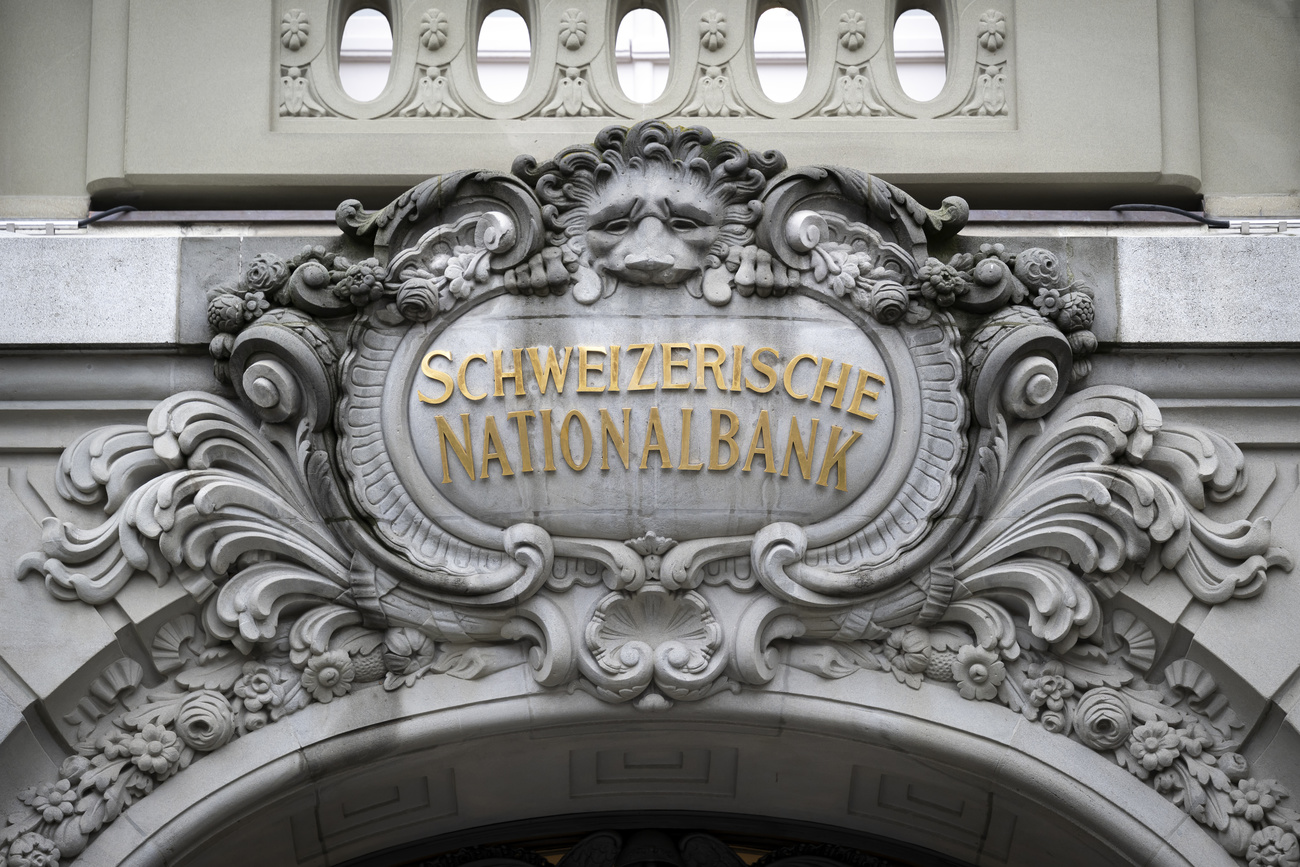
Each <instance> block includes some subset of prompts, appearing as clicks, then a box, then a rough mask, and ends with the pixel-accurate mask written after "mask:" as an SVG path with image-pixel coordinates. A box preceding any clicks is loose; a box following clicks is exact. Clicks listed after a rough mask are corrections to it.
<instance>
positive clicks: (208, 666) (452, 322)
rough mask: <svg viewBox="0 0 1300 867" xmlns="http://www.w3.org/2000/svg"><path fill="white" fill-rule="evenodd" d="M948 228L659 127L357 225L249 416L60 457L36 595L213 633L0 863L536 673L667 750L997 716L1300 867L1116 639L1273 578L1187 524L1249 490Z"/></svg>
mask: <svg viewBox="0 0 1300 867" xmlns="http://www.w3.org/2000/svg"><path fill="white" fill-rule="evenodd" d="M990 33H991V34H992V35H997V33H996V31H990ZM995 43H997V40H994V39H992V38H990V40H989V45H994V44H995ZM997 47H1000V43H997ZM986 48H987V46H986ZM987 50H995V49H994V48H987ZM966 216H967V208H966V205H965V203H964V202H963V201H961V200H960V199H956V198H950V199H947V200H945V201H944V203H943V205H942V207H941V208H939V209H938V210H929V209H926V208H925V207H923V206H921V205H920V204H919V203H918V202H917V201H916V200H915V199H913V198H911V197H910V196H909V195H907V194H906V193H904V192H903V191H902V190H900V189H898V188H897V187H894V186H892V185H891V184H888V183H886V182H884V181H881V180H880V179H879V178H875V177H872V176H871V175H867V174H864V173H862V172H860V171H856V170H853V169H846V168H836V167H811V168H802V169H796V170H792V171H787V170H786V166H785V161H784V159H783V157H782V156H781V155H780V154H779V153H776V152H772V151H768V152H753V151H749V150H746V149H745V148H743V147H741V146H740V145H739V144H737V143H735V142H731V141H725V140H718V139H715V138H714V136H713V135H712V134H711V133H709V132H708V131H707V130H704V129H701V128H691V129H681V128H673V127H669V126H667V125H665V124H662V123H658V122H646V123H641V124H637V125H636V126H634V127H632V128H630V129H625V128H620V127H610V128H607V129H606V130H604V131H602V132H601V133H600V134H599V135H598V136H597V137H596V140H595V142H594V143H593V144H592V145H584V146H576V147H572V148H569V149H567V150H565V151H563V152H561V153H560V154H558V155H557V156H556V157H554V158H553V159H548V160H544V161H541V162H538V161H536V160H534V159H532V158H531V157H521V158H519V159H518V160H516V162H515V165H514V166H513V169H512V173H511V174H504V173H498V172H493V171H465V172H456V173H452V174H448V175H444V176H441V177H437V178H433V179H430V180H429V181H426V182H425V183H422V184H420V185H418V186H416V187H415V188H413V189H412V190H410V191H409V192H407V193H405V194H403V195H402V196H400V197H399V198H398V199H397V200H396V201H394V202H393V203H392V204H391V205H389V206H388V207H387V208H385V209H383V210H381V211H378V212H373V213H372V212H366V211H364V210H362V208H361V207H360V205H359V203H357V202H355V201H349V202H344V203H343V204H342V205H341V206H340V207H339V209H338V214H337V219H338V224H339V226H340V227H342V228H343V230H344V232H345V233H347V234H348V235H349V236H350V237H351V239H353V240H352V241H351V242H349V243H350V244H351V247H349V248H348V249H347V250H346V254H345V250H344V248H342V247H340V248H339V249H327V248H325V247H309V248H306V249H304V250H302V251H301V252H300V253H299V254H298V255H296V256H294V257H293V258H292V259H289V260H287V261H286V260H281V259H279V258H276V257H274V256H269V255H263V256H257V257H254V258H253V259H252V260H251V261H250V262H249V264H248V266H247V268H246V269H245V270H244V272H243V273H242V274H240V275H232V277H234V280H233V282H231V283H230V284H229V285H227V286H225V287H223V288H222V289H220V290H219V291H217V292H215V293H214V294H213V295H212V297H211V298H210V301H209V306H208V311H209V319H210V322H211V324H212V326H213V329H214V332H215V335H216V336H215V337H214V338H213V340H212V343H211V352H212V355H213V357H214V361H215V369H216V374H217V376H218V377H219V378H220V379H222V380H223V381H225V382H228V383H229V384H230V385H231V386H232V388H233V391H234V395H235V398H236V399H235V400H233V401H231V400H225V399H222V398H219V397H214V396H212V395H208V394H202V393H193V392H191V393H183V394H178V395H175V396H174V397H171V398H169V399H167V400H164V401H163V402H162V403H160V404H159V405H158V407H157V408H156V409H155V410H154V412H153V413H152V415H151V416H150V419H149V421H148V423H147V424H146V425H142V426H135V425H119V426H112V427H106V428H101V429H98V430H95V431H92V432H90V433H88V434H86V435H85V436H84V437H82V438H81V439H80V440H79V441H78V442H76V443H75V444H74V445H73V446H72V447H71V448H69V449H68V450H67V452H66V453H65V454H64V455H63V458H62V460H61V463H60V468H59V476H58V480H57V484H58V491H59V493H60V494H61V495H62V496H63V497H65V498H67V499H68V500H70V501H74V502H77V503H82V504H88V505H90V504H100V505H101V506H102V507H103V509H104V512H105V514H106V519H105V521H104V522H103V523H102V524H101V525H99V526H98V527H91V528H82V527H78V526H74V525H71V524H65V523H62V522H60V521H59V520H57V519H54V518H50V519H48V520H47V521H46V523H45V526H44V545H43V548H42V550H41V551H39V552H33V553H32V554H30V555H28V556H27V557H25V558H24V559H23V560H22V561H21V562H20V564H19V573H20V575H25V576H29V577H39V578H41V579H42V580H44V582H45V584H46V586H47V588H48V589H49V591H50V592H51V593H52V594H53V595H54V596H56V597H57V598H60V599H65V600H70V601H72V600H76V601H79V602H81V603H86V604H91V605H97V604H102V603H104V602H107V601H109V600H111V599H113V597H114V596H115V594H117V593H118V592H119V591H120V590H121V589H122V588H123V587H124V586H125V585H126V584H127V583H128V582H132V581H140V580H144V576H145V575H148V576H150V577H152V578H153V579H154V580H156V581H157V582H159V584H162V583H165V582H172V581H175V582H178V583H179V585H180V586H181V587H183V588H184V590H185V591H186V592H187V593H188V595H189V596H190V597H192V599H193V610H192V612H191V613H187V614H184V615H181V616H179V617H177V618H176V619H175V620H173V621H172V622H170V623H169V624H168V625H166V626H165V627H164V628H162V629H161V630H159V631H158V633H157V635H156V636H155V637H154V639H153V644H152V653H153V658H154V663H155V665H156V667H157V669H158V671H159V672H161V673H162V674H163V675H165V677H166V682H165V683H164V684H162V685H160V686H157V687H152V688H148V689H146V688H144V687H142V686H141V680H140V678H139V674H138V672H133V671H132V670H131V669H130V667H129V666H118V667H117V668H115V669H113V670H111V671H106V672H105V674H104V677H103V678H102V679H103V680H104V683H103V684H102V685H97V686H96V687H95V688H94V692H95V695H96V696H99V697H100V698H101V699H102V704H103V707H102V711H103V712H102V714H101V715H99V716H97V717H93V718H89V717H88V718H85V719H80V720H78V721H76V722H77V724H78V725H79V732H78V737H79V739H80V740H79V743H78V754H77V755H75V756H73V757H71V758H69V759H68V760H67V761H66V762H65V763H64V765H63V768H62V772H61V775H60V777H59V778H58V779H57V780H54V781H49V782H43V783H39V784H37V785H35V786H34V787H32V788H30V789H27V790H25V791H24V792H23V794H22V796H21V798H22V802H23V803H24V804H25V805H27V810H26V811H25V812H23V813H21V814H19V815H16V816H13V817H10V820H9V824H8V825H7V827H6V828H5V829H4V831H3V832H2V833H3V836H2V837H0V841H3V842H2V843H0V845H3V846H4V847H6V848H4V849H3V850H0V851H3V852H5V853H6V855H7V857H8V858H9V859H10V863H15V862H14V859H15V858H19V859H21V858H23V857H26V855H25V854H24V853H26V852H29V851H37V850H38V849H40V850H41V851H46V852H47V854H48V853H49V852H53V850H55V849H57V850H58V853H59V854H58V855H55V856H54V859H55V860H57V859H58V858H59V857H62V858H63V859H64V860H65V861H66V860H68V859H70V858H72V857H75V855H77V854H78V853H80V852H81V851H82V850H83V849H84V848H85V846H86V845H87V843H88V841H89V839H90V838H91V837H92V836H93V835H94V834H95V833H96V832H97V831H98V830H99V829H101V828H102V827H103V826H104V825H106V824H107V823H110V822H112V821H114V820H115V819H116V818H117V817H118V816H119V815H120V814H121V812H122V811H123V810H124V809H127V808H128V807H130V805H131V804H132V803H134V802H135V801H137V800H139V799H140V798H143V797H146V796H148V795H149V793H150V792H152V791H153V789H154V788H156V787H157V786H158V785H159V784H160V783H162V782H164V781H165V780H167V779H168V778H169V777H171V776H172V775H174V774H176V773H178V772H181V771H182V770H183V769H184V768H185V767H187V766H188V765H189V764H190V763H191V762H193V761H194V760H195V759H197V758H199V757H201V756H202V755H203V754H204V753H208V752H212V751H214V750H218V749H221V748H222V747H223V746H224V745H225V744H227V743H229V742H231V741H232V740H234V739H237V738H241V737H249V736H254V737H255V736H256V731H257V730H258V729H260V728H263V727H265V726H267V725H271V724H274V723H275V722H276V721H278V720H280V719H282V718H283V717H285V716H286V715H289V714H292V713H294V712H296V711H298V710H300V709H302V708H303V707H305V706H306V705H308V704H309V703H313V702H316V703H329V702H333V701H346V700H348V699H349V696H350V695H351V694H352V693H356V692H363V691H365V690H366V689H371V688H379V686H380V685H382V688H384V689H389V690H395V689H402V688H407V687H410V686H412V685H413V684H415V683H416V682H417V681H418V680H420V679H421V678H424V677H427V676H432V675H450V676H452V677H458V678H467V679H472V678H478V677H483V676H486V675H489V674H491V673H493V672H496V671H500V670H503V669H506V668H511V667H515V666H525V667H526V668H527V670H528V671H530V672H531V675H532V677H533V678H534V679H535V680H536V682H537V683H538V684H539V685H540V686H542V687H544V688H547V689H554V690H560V691H564V690H568V691H574V690H583V691H585V692H588V693H590V694H592V695H594V696H596V697H598V698H600V699H601V700H604V701H608V702H614V703H620V702H630V703H632V704H633V705H634V706H635V707H636V708H639V709H641V710H643V711H668V710H669V709H670V708H672V706H673V705H674V703H676V702H683V701H699V700H704V699H707V697H708V696H710V695H713V694H715V693H717V692H719V691H723V690H727V691H732V692H738V691H740V690H746V689H764V688H765V687H766V686H767V685H768V684H771V683H772V681H773V680H774V678H775V677H776V675H777V673H778V672H779V671H780V669H781V668H782V667H783V666H793V667H795V668H798V669H802V670H806V671H811V672H815V673H816V674H818V675H820V676H823V677H826V678H839V677H844V676H846V675H849V674H852V673H854V672H857V671H861V670H868V671H878V672H881V673H882V674H888V675H890V676H892V678H893V679H894V680H896V681H897V682H898V683H899V684H901V685H904V686H906V687H910V688H913V689H920V688H922V687H923V685H926V684H929V685H930V686H929V687H927V688H938V689H952V690H955V691H956V692H958V693H959V694H960V695H961V696H962V697H963V698H965V699H968V700H970V701H983V702H994V703H997V704H999V705H1002V706H1004V707H1005V708H1007V712H1009V713H1016V714H1020V715H1022V716H1023V717H1024V718H1025V719H1026V720H1029V721H1032V722H1034V723H1036V724H1038V725H1041V726H1042V727H1043V728H1044V729H1046V730H1047V731H1049V732H1054V733H1058V734H1059V735H1060V736H1061V737H1063V738H1066V737H1068V738H1071V739H1073V740H1075V741H1077V742H1078V743H1080V744H1082V745H1084V746H1086V747H1088V748H1090V749H1092V750H1095V751H1096V752H1097V753H1098V754H1099V755H1101V756H1103V757H1105V758H1106V759H1108V760H1112V761H1115V762H1116V763H1118V764H1119V765H1120V766H1122V767H1124V768H1126V769H1127V770H1128V771H1130V772H1131V773H1132V774H1133V775H1134V777H1136V778H1137V779H1139V780H1142V781H1145V782H1146V784H1147V785H1149V786H1151V787H1152V788H1153V789H1154V791H1155V792H1157V793H1159V795H1161V796H1164V797H1166V798H1168V799H1169V800H1170V801H1172V802H1173V803H1175V804H1177V805H1178V806H1179V807H1181V808H1182V809H1183V810H1185V811H1186V812H1187V813H1188V814H1189V815H1191V816H1192V817H1193V818H1194V819H1195V820H1196V821H1197V822H1199V823H1201V824H1202V825H1204V826H1206V827H1207V828H1208V829H1209V830H1210V832H1211V833H1214V834H1217V835H1218V838H1219V840H1220V841H1221V842H1222V844H1223V845H1224V847H1225V848H1226V849H1227V850H1228V851H1229V852H1230V853H1232V854H1233V855H1234V856H1237V857H1239V858H1243V859H1245V863H1247V864H1249V865H1251V867H1259V865H1264V864H1272V863H1286V862H1285V860H1283V861H1278V857H1282V858H1283V859H1285V858H1294V853H1295V852H1296V851H1297V843H1296V837H1295V834H1296V832H1297V830H1300V828H1298V827H1297V822H1298V821H1300V814H1297V813H1296V812H1294V811H1292V810H1291V809H1289V808H1288V807H1286V806H1284V805H1283V803H1282V801H1283V800H1284V799H1285V798H1286V797H1287V794H1288V793H1287V791H1286V790H1285V789H1284V788H1283V787H1282V785H1281V784H1280V783H1278V782H1277V781H1273V780H1262V779H1258V778H1256V777H1254V776H1252V775H1251V773H1250V771H1249V769H1248V767H1247V764H1246V761H1245V759H1243V758H1242V756H1241V755H1240V754H1239V752H1238V747H1239V745H1240V742H1239V736H1240V725H1239V723H1238V722H1237V720H1236V718H1235V716H1234V715H1233V713H1232V711H1231V709H1230V708H1228V707H1227V702H1226V700H1225V699H1224V698H1223V697H1222V696H1221V695H1220V694H1219V693H1218V691H1217V688H1216V686H1215V684H1214V682H1213V680H1212V679H1211V678H1210V676H1209V675H1208V674H1207V673H1206V672H1205V671H1203V670H1202V669H1201V668H1200V667H1199V666H1197V665H1196V664H1194V663H1192V662H1190V661H1188V660H1178V661H1174V662H1172V663H1168V664H1166V665H1164V666H1163V668H1162V669H1161V670H1159V671H1153V670H1152V668H1153V665H1154V664H1155V662H1156V660H1157V659H1158V658H1159V650H1160V648H1158V647H1157V641H1156V638H1155V636H1154V634H1153V632H1152V631H1151V629H1150V628H1149V627H1148V626H1147V625H1146V624H1144V623H1142V622H1141V621H1140V620H1139V619H1137V618H1136V617H1135V616H1134V615H1133V614H1131V613H1130V612H1127V611H1124V610H1117V609H1113V608H1112V607H1111V606H1110V605H1108V601H1107V600H1108V599H1109V598H1110V597H1112V596H1113V595H1114V594H1115V593H1116V592H1117V591H1118V590H1119V589H1120V588H1121V587H1123V586H1124V584H1126V583H1127V582H1129V581H1131V580H1142V581H1152V580H1160V581H1181V582H1182V583H1183V584H1184V585H1185V586H1186V587H1187V589H1188V590H1189V591H1190V592H1191V593H1192V594H1193V595H1194V596H1195V597H1196V598H1197V599H1199V600H1200V601H1202V602H1203V603H1205V604H1207V605H1218V604H1222V603H1226V602H1229V601H1230V600H1232V599H1237V598H1243V597H1250V596H1254V595H1256V594H1258V593H1260V592H1261V591H1263V589H1264V586H1265V583H1266V580H1267V574H1268V571H1269V570H1270V569H1289V568H1290V567H1291V559H1290V557H1289V556H1288V554H1287V553H1285V552H1284V551H1282V550H1280V549H1279V548H1277V547H1274V546H1273V545H1272V544H1271V541H1270V540H1271V530H1270V526H1269V522H1268V521H1267V519H1258V520H1255V521H1236V522H1230V523H1220V522H1216V521H1214V520H1212V519H1210V518H1209V517H1208V516H1207V515H1206V514H1205V513H1204V508H1205V506H1206V504H1207V502H1210V501H1214V502H1220V501H1226V500H1231V499H1232V498H1234V497H1236V496H1238V495H1239V494H1240V493H1241V492H1242V490H1243V489H1244V487H1245V484H1246V482H1245V475H1244V473H1243V465H1244V461H1243V457H1242V454H1241V452H1240V451H1239V450H1238V448H1237V447H1236V446H1235V445H1233V444H1232V443H1231V442H1228V441H1227V440H1226V439H1224V438H1223V437H1222V436H1220V435H1218V434H1216V433H1214V432H1213V431H1209V430H1204V429H1200V428H1194V427H1183V426H1173V425H1167V424H1165V423H1163V421H1162V419H1161V416H1160V411H1159V409H1158V408H1157V407H1156V405H1155V404H1154V403H1153V402H1152V401H1151V400H1150V399H1149V398H1147V397H1146V396H1144V395H1142V394H1140V393H1138V392H1136V391H1133V390H1131V389H1126V388H1119V387H1093V388H1089V387H1087V383H1086V380H1087V376H1088V373H1089V369H1090V363H1089V356H1090V354H1091V353H1092V352H1093V351H1094V350H1095V348H1096V345H1097V344H1096V338H1095V336H1094V335H1093V333H1092V331H1091V330H1090V327H1091V325H1092V322H1093V316H1094V310H1093V298H1092V294H1091V290H1090V289H1089V288H1088V286H1086V285H1085V284H1084V283H1082V282H1081V281H1079V280H1077V279H1075V278H1074V277H1073V276H1072V274H1071V272H1070V268H1069V265H1068V263H1066V262H1063V261H1061V260H1060V259H1059V258H1058V257H1057V256H1055V255H1054V254H1052V253H1050V252H1048V251H1046V250H1043V249H1037V248H1030V249H1008V248H1006V247H1005V246H1003V245H1001V244H992V245H985V246H983V247H981V248H980V249H979V250H978V251H977V252H976V253H971V254H962V253H955V254H954V253H953V252H952V250H951V249H944V248H945V245H946V244H947V242H948V241H949V239H951V238H952V237H953V236H954V235H955V233H956V232H958V231H959V230H960V229H961V227H962V225H963V224H964V222H965V219H966ZM358 246H359V247H360V249H361V250H362V251H363V254H362V255H361V256H360V257H357V256H355V255H353V254H352V251H353V250H355V249H356V248H357V247H358ZM932 253H933V254H938V255H932ZM136 667H137V668H138V666H136ZM900 688H901V687H900ZM42 847H43V848H42ZM1270 853H1271V854H1270ZM1278 853H1282V855H1280V856H1279V855H1278ZM1288 853H1290V854H1288ZM1270 858H1272V859H1273V860H1269V859H1270ZM17 863H22V862H21V860H20V861H19V862H17Z"/></svg>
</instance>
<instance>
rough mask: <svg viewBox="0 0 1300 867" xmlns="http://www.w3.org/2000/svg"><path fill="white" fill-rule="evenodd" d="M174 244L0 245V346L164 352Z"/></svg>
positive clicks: (172, 338) (18, 241)
mask: <svg viewBox="0 0 1300 867" xmlns="http://www.w3.org/2000/svg"><path fill="white" fill-rule="evenodd" d="M180 247H181V242H180V239H179V238H175V237H172V238H143V237H127V238H102V237H90V236H71V237H66V236H65V237H60V236H57V235H56V236H52V237H47V236H38V237H21V236H20V237H5V238H0V304H3V305H4V307H5V308H6V311H7V315H6V316H5V317H4V319H3V321H0V344H6V345H24V344H43V345H49V344H57V345H63V346H72V345H77V346H80V345H84V344H118V345H122V344H168V343H175V342H176V339H177V335H178V330H177V316H176V310H177V299H178V297H179V295H178V281H177V273H178V272H177V266H178V264H179V261H180Z"/></svg>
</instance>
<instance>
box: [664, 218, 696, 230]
mask: <svg viewBox="0 0 1300 867" xmlns="http://www.w3.org/2000/svg"><path fill="white" fill-rule="evenodd" d="M668 225H670V226H672V227H673V229H675V230H676V231H678V232H689V231H691V230H692V229H698V228H700V225H701V224H700V223H698V222H696V221H695V220H692V219H690V218H689V217H673V218H672V219H671V220H669V221H668Z"/></svg>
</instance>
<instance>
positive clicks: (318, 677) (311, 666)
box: [302, 650, 357, 704]
mask: <svg viewBox="0 0 1300 867" xmlns="http://www.w3.org/2000/svg"><path fill="white" fill-rule="evenodd" d="M356 677H357V674H356V670H355V669H354V668H353V666H352V660H351V658H349V656H348V655H347V654H346V653H344V652H342V651H337V650H335V651H331V652H329V653H322V654H319V655H317V656H313V657H311V658H309V659H308V660H307V667H306V668H305V669H304V670H303V673H302V688H303V689H304V690H306V691H307V692H308V693H310V694H311V697H312V698H314V699H316V700H317V701H319V702H322V703H325V704H328V703H329V702H331V701H333V700H334V699H336V698H338V697H339V696H341V695H347V694H348V693H349V692H351V691H352V681H354V680H356Z"/></svg>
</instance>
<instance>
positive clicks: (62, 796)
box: [19, 780, 77, 822]
mask: <svg viewBox="0 0 1300 867" xmlns="http://www.w3.org/2000/svg"><path fill="white" fill-rule="evenodd" d="M71 789H72V784H71V783H69V782H68V781H67V780H59V781H58V782H57V783H42V784H40V785H39V786H37V787H36V788H34V789H28V790H27V791H26V792H24V793H23V794H21V795H19V800H21V801H22V802H23V803H24V804H27V805H29V806H31V808H32V809H34V810H35V811H36V812H38V813H40V814H41V818H42V819H44V820H45V821H46V822H62V821H63V820H64V819H66V818H67V817H68V816H71V815H72V814H73V812H74V811H75V807H76V802H77V794H76V793H75V792H73V791H71Z"/></svg>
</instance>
